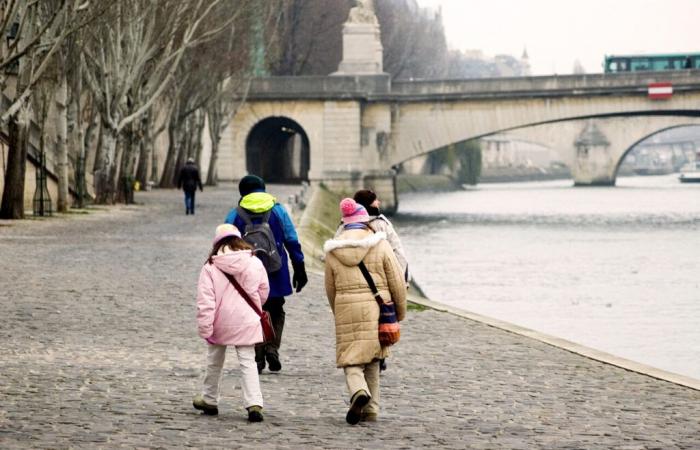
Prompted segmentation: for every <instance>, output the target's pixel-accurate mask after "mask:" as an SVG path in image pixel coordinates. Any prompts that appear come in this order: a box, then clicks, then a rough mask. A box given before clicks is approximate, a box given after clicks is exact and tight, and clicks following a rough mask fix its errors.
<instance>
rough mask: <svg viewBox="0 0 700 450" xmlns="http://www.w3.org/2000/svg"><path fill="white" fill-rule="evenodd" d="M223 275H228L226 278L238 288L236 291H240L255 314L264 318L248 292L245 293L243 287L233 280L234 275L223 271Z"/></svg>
mask: <svg viewBox="0 0 700 450" xmlns="http://www.w3.org/2000/svg"><path fill="white" fill-rule="evenodd" d="M221 273H223V274H224V275H226V278H228V281H230V282H231V284H232V285H233V287H235V288H236V290H237V291H238V293H239V294H241V297H243V299H244V300H245V301H246V302H247V303H248V305H250V307H251V308H253V311H255V314H257V315H258V316H260V317H262V311H260V310H259V309H258V305H256V304H255V303H254V302H253V300H251V298H250V296H249V295H248V293H247V292H246V291H244V290H243V288H242V287H241V285H240V284H238V281H236V279H235V278H233V275H231V274H230V273H226V272H224V271H223V270H222V271H221Z"/></svg>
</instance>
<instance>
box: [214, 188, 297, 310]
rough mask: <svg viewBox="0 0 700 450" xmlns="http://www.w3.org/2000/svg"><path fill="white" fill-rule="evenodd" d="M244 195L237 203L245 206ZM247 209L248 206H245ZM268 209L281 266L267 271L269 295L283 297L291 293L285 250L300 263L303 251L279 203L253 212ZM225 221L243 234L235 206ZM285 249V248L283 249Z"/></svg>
mask: <svg viewBox="0 0 700 450" xmlns="http://www.w3.org/2000/svg"><path fill="white" fill-rule="evenodd" d="M245 199H246V197H243V198H242V199H241V201H240V202H239V204H240V205H241V206H242V207H244V208H245V205H246V202H245ZM245 209H246V210H249V209H248V208H245ZM269 209H272V214H270V220H269V222H268V223H269V225H270V228H271V229H272V234H274V236H275V241H276V243H277V251H278V252H279V254H280V257H281V258H282V268H281V269H280V270H278V271H277V272H274V273H271V274H270V273H268V274H267V275H268V278H269V280H270V295H269V296H270V297H284V296H287V295H290V294H291V293H292V283H291V282H290V280H289V263H288V261H287V252H289V257H290V258H291V260H292V263H300V262H303V261H304V253H302V251H301V244H300V243H299V238H298V237H297V232H296V229H295V228H294V224H293V223H292V219H291V218H290V217H289V214H287V211H286V210H285V209H284V207H283V206H282V205H280V204H279V203H274V205H273V206H272V207H267V209H263V210H260V209H257V210H255V211H254V212H253V213H254V214H260V213H261V212H265V211H267V210H269ZM259 221H260V219H254V220H253V222H254V223H259ZM225 222H226V223H230V224H232V225H234V226H235V227H236V228H238V230H239V231H240V232H241V234H243V233H244V232H245V221H244V220H243V219H242V218H241V217H240V216H239V215H238V213H237V211H236V208H233V209H232V210H231V211H230V212H229V213H228V215H227V216H226V220H225ZM285 249H286V250H285Z"/></svg>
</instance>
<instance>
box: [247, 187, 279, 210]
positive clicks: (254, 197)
mask: <svg viewBox="0 0 700 450" xmlns="http://www.w3.org/2000/svg"><path fill="white" fill-rule="evenodd" d="M275 203H277V199H276V198H275V197H273V196H272V195H270V194H268V193H267V192H252V193H250V194H248V195H246V196H245V197H243V198H242V199H241V201H240V202H239V203H238V204H239V205H241V206H242V207H243V208H245V209H247V210H248V211H251V212H254V213H263V212H265V211H267V210H269V209H272V207H273V206H275Z"/></svg>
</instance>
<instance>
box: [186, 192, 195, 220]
mask: <svg viewBox="0 0 700 450" xmlns="http://www.w3.org/2000/svg"><path fill="white" fill-rule="evenodd" d="M195 192H197V191H196V190H194V191H185V214H194V194H195Z"/></svg>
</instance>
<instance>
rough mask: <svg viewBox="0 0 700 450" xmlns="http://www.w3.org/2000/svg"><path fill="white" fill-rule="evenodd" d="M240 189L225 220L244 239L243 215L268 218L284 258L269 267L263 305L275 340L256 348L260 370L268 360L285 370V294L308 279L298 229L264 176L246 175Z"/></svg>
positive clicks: (254, 220)
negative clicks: (282, 347) (268, 189)
mask: <svg viewBox="0 0 700 450" xmlns="http://www.w3.org/2000/svg"><path fill="white" fill-rule="evenodd" d="M238 191H239V193H240V194H241V199H240V200H239V202H238V206H237V207H235V208H233V209H232V210H231V211H230V212H229V213H228V215H227V216H226V220H224V222H225V223H230V224H232V225H234V226H235V227H236V228H238V229H239V230H240V232H241V235H243V236H244V239H245V232H246V220H245V217H243V216H242V214H244V215H246V216H248V218H249V219H250V220H251V222H252V223H258V224H259V223H261V222H262V217H268V222H267V223H268V225H269V227H270V229H271V230H272V234H273V235H274V238H275V241H276V242H275V243H276V247H277V252H278V254H279V256H280V259H281V261H280V262H281V265H280V267H279V268H278V269H277V270H275V271H274V272H270V271H269V270H268V273H267V276H268V278H269V280H270V296H269V297H268V299H267V302H266V303H265V305H264V306H263V309H265V310H266V311H268V312H269V313H270V319H272V326H273V328H274V329H275V339H274V341H272V342H268V343H266V344H262V345H257V346H256V347H255V361H256V362H257V363H258V373H262V371H263V369H264V368H265V362H266V361H267V365H268V367H269V369H270V370H271V371H272V372H278V371H280V370H281V369H282V364H281V363H280V357H279V348H280V345H281V344H282V330H283V329H284V319H285V312H284V308H283V307H282V306H283V305H284V302H285V300H284V297H285V296H288V295H291V294H292V287H293V288H294V289H295V290H296V292H300V291H301V290H302V288H303V287H304V286H305V285H306V283H307V282H308V278H307V276H306V268H305V267H304V253H302V251H301V244H300V243H299V238H298V237H297V232H296V229H295V228H294V224H293V223H292V219H291V218H290V217H289V214H287V210H286V209H284V206H282V205H280V204H279V203H277V199H275V197H273V196H272V195H270V194H268V193H267V192H265V181H263V179H262V178H260V177H258V176H256V175H246V176H244V177H243V178H242V179H241V181H240V183H239V185H238ZM239 208H240V209H239ZM287 252H289V253H287ZM287 254H289V259H290V260H291V262H292V268H293V270H294V273H293V275H292V282H291V283H290V282H289V275H290V270H289V264H288V262H287Z"/></svg>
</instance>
